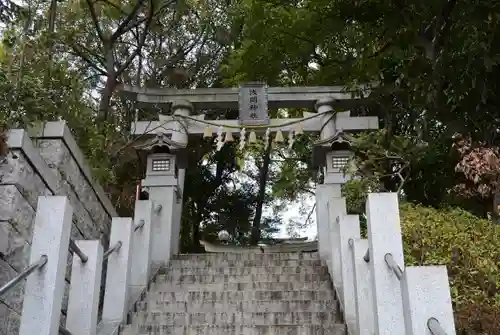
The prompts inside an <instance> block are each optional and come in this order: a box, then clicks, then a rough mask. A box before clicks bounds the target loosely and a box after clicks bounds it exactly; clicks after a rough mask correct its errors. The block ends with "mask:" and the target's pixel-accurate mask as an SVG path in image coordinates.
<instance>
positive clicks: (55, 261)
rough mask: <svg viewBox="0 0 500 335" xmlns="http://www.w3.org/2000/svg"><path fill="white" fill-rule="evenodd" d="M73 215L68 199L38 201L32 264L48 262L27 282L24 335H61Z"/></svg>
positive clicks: (42, 199)
mask: <svg viewBox="0 0 500 335" xmlns="http://www.w3.org/2000/svg"><path fill="white" fill-rule="evenodd" d="M72 215H73V208H72V207H71V205H70V204H69V201H68V199H67V198H66V197H61V196H47V197H45V196H43V197H39V198H38V204H37V212H36V217H35V224H34V231H33V240H32V244H31V256H30V264H33V263H35V262H37V261H39V260H40V257H41V256H43V255H45V256H47V263H46V264H45V265H44V266H43V268H41V269H39V270H35V272H33V273H32V274H30V275H29V276H28V278H27V280H26V285H25V288H24V302H23V312H22V316H21V325H20V330H19V334H20V335H33V334H36V335H54V334H57V333H58V328H59V321H60V319H61V306H62V299H63V296H64V276H65V273H66V262H67V260H68V248H69V238H70V232H71V220H72Z"/></svg>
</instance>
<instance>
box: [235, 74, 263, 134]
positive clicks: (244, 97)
mask: <svg viewBox="0 0 500 335" xmlns="http://www.w3.org/2000/svg"><path fill="white" fill-rule="evenodd" d="M239 105H240V106H239V107H240V115H239V121H240V124H241V125H244V126H245V125H248V126H250V125H267V124H269V115H268V113H267V86H266V84H265V83H246V84H242V85H241V86H240V94H239Z"/></svg>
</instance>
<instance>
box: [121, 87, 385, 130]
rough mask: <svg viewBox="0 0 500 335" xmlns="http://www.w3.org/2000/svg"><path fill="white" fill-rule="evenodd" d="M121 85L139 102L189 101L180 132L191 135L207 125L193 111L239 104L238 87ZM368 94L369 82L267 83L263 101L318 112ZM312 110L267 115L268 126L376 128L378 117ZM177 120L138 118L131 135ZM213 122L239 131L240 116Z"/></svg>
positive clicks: (166, 105) (166, 103)
mask: <svg viewBox="0 0 500 335" xmlns="http://www.w3.org/2000/svg"><path fill="white" fill-rule="evenodd" d="M120 89H121V92H122V94H124V95H126V96H129V97H130V98H132V99H134V100H135V101H137V102H138V103H139V106H141V105H142V106H145V105H146V106H151V105H157V106H159V107H160V108H162V109H164V110H167V109H168V108H170V107H171V105H172V104H175V103H177V102H179V101H181V102H189V104H190V105H191V109H193V110H194V111H195V112H194V113H192V114H191V113H188V114H187V115H186V114H184V115H185V116H189V115H190V114H191V116H190V119H184V120H183V121H185V124H184V125H185V128H184V129H183V132H185V131H186V130H187V134H190V135H201V134H203V133H204V131H205V128H206V123H204V122H203V120H204V115H196V111H200V110H204V109H210V108H234V109H236V108H238V106H239V103H240V101H239V98H240V94H241V89H240V88H201V89H148V88H140V87H134V86H130V85H123V86H121V88H120ZM369 94H370V88H369V86H360V87H357V88H356V89H351V90H347V89H345V88H344V87H342V86H317V87H269V88H267V97H266V103H267V109H273V108H311V109H313V108H316V110H317V111H318V112H320V109H321V107H325V106H328V108H329V109H330V110H348V109H350V108H353V107H355V106H358V105H360V104H362V103H363V101H364V100H365V99H366V97H367V96H368V95H369ZM323 110H324V108H323ZM324 111H326V110H324ZM266 112H267V110H266ZM193 114H194V115H193ZM314 114H316V113H308V112H305V113H304V115H303V118H294V119H291V118H286V119H270V120H269V124H268V125H267V126H268V127H269V128H270V129H271V131H276V130H278V129H279V130H280V131H282V132H284V133H286V132H288V131H291V130H292V129H293V128H294V126H290V125H287V124H289V123H293V122H302V129H303V130H304V131H306V132H319V131H320V130H322V129H324V128H325V127H324V124H325V122H328V123H330V127H326V128H327V129H325V130H328V134H331V132H333V133H335V132H336V131H338V130H343V131H360V130H369V129H377V128H378V118H377V117H350V112H341V113H338V115H337V116H336V117H335V118H333V119H331V118H330V120H329V121H326V119H325V118H324V117H313V116H314ZM326 116H327V115H326ZM328 117H329V116H328ZM195 120H199V121H200V122H196V121H195ZM178 121H180V119H179V118H178V117H177V118H176V117H172V116H166V115H164V116H162V117H161V120H158V121H156V120H151V121H138V122H135V123H134V124H133V125H132V135H134V136H140V135H144V134H148V135H160V134H162V135H172V134H173V133H175V132H179V127H177V126H173V124H172V123H176V122H178ZM216 123H217V124H218V125H221V126H224V127H227V128H226V129H225V131H226V132H227V131H229V132H232V133H238V132H239V131H240V130H239V129H238V127H240V126H241V125H240V121H239V120H217V121H216ZM172 126H173V127H172ZM322 137H323V136H322Z"/></svg>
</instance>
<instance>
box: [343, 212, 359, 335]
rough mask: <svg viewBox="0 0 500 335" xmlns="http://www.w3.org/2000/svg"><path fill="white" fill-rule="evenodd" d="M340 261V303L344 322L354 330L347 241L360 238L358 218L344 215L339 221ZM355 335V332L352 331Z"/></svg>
mask: <svg viewBox="0 0 500 335" xmlns="http://www.w3.org/2000/svg"><path fill="white" fill-rule="evenodd" d="M338 225H339V231H340V243H339V245H340V260H341V266H342V285H343V286H342V303H343V306H344V320H345V323H346V324H347V327H348V328H349V329H352V330H355V329H356V302H355V300H356V293H355V290H354V263H353V259H352V249H351V247H350V246H349V240H350V239H354V238H359V237H360V228H359V216H358V215H345V216H341V217H340V220H339V223H338ZM354 334H356V331H354Z"/></svg>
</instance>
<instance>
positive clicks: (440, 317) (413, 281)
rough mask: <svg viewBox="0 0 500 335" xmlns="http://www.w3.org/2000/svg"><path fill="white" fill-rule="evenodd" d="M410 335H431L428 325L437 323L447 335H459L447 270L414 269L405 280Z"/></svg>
mask: <svg viewBox="0 0 500 335" xmlns="http://www.w3.org/2000/svg"><path fill="white" fill-rule="evenodd" d="M401 291H402V294H403V308H404V319H405V325H406V333H405V334H406V335H420V334H431V332H430V331H429V329H428V326H427V323H428V322H429V319H431V318H434V319H436V320H437V321H438V322H439V324H440V326H441V327H442V329H443V330H444V331H445V333H446V334H447V335H455V334H456V331H455V321H454V318H453V306H452V304H451V295H450V285H449V283H448V272H447V271H446V266H410V267H407V268H406V269H405V272H404V274H403V278H402V279H401Z"/></svg>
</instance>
